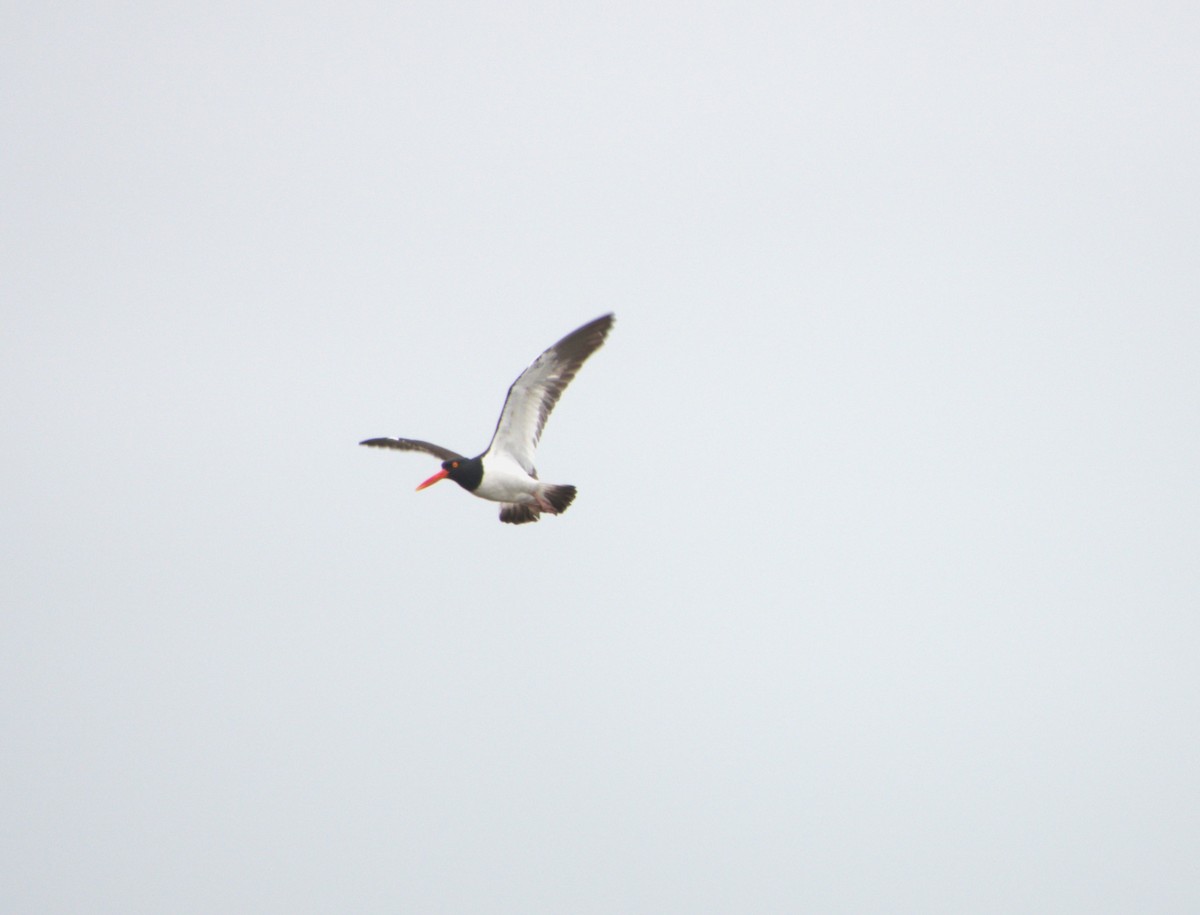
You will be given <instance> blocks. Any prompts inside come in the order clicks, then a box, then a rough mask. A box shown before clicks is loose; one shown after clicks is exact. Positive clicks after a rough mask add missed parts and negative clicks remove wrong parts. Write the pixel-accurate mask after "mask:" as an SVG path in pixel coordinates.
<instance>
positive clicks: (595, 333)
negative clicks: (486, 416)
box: [485, 314, 614, 474]
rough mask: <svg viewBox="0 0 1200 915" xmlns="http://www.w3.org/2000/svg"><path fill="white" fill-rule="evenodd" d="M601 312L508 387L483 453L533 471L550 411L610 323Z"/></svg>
mask: <svg viewBox="0 0 1200 915" xmlns="http://www.w3.org/2000/svg"><path fill="white" fill-rule="evenodd" d="M613 320H614V319H613V316H612V315H611V314H607V315H604V316H603V317H601V318H597V319H596V320H595V321H591V322H589V323H587V324H585V325H583V327H581V328H579V329H578V330H574V331H572V332H571V333H569V334H567V335H566V336H565V337H563V338H562V339H561V340H559V341H558V342H557V343H555V344H554V345H553V346H552V347H550V348H549V349H548V350H546V351H545V352H544V353H542V354H541V355H540V356H538V357H537V359H535V360H534V361H533V364H532V365H531V366H529V368H527V369H526V370H525V371H524V372H522V373H521V377H520V378H518V379H517V380H516V381H514V382H513V383H512V387H510V388H509V389H508V398H507V399H506V400H505V401H504V409H503V410H501V411H500V420H499V422H497V423H496V431H495V433H493V435H492V442H491V444H490V445H488V450H487V452H485V454H490V453H498V452H503V453H505V454H507V455H509V456H510V457H512V458H514V459H515V460H516V462H517V463H518V464H519V465H520V466H521V467H523V468H524V469H525V472H526V473H529V474H533V472H534V470H533V453H534V451H536V450H537V444H538V441H540V440H541V437H542V429H543V428H545V426H546V420H547V419H549V417H550V411H551V410H553V409H554V405H555V404H556V403H558V398H559V397H561V396H562V392H563V391H565V390H566V389H567V385H568V384H570V383H571V379H572V378H574V377H575V373H576V372H578V371H579V367H580V366H582V365H583V363H584V362H585V361H586V360H587V358H588V356H590V355H591V354H592V353H594V352H595V351H596V350H598V349H599V348H600V345H601V344H602V343H603V342H604V338H605V337H606V336H608V332H609V330H611V329H612V326H613Z"/></svg>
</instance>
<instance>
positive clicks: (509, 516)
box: [500, 502, 540, 524]
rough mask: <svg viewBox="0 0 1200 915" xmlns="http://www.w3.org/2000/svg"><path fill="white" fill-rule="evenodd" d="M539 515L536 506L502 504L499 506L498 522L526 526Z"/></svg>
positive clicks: (513, 503)
mask: <svg viewBox="0 0 1200 915" xmlns="http://www.w3.org/2000/svg"><path fill="white" fill-rule="evenodd" d="M539 514H540V512H539V511H538V508H537V506H536V505H518V504H517V503H515V502H504V503H502V504H501V506H500V520H501V521H503V522H504V523H505V524H528V523H529V522H530V521H536V520H537V519H538V515H539Z"/></svg>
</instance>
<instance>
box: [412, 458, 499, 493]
mask: <svg viewBox="0 0 1200 915" xmlns="http://www.w3.org/2000/svg"><path fill="white" fill-rule="evenodd" d="M445 479H451V480H453V481H454V482H455V483H457V484H458V485H459V486H461V487H462V488H463V489H465V490H467V492H474V491H475V490H476V489H478V488H479V484H480V483H481V482H482V481H483V461H482V460H480V459H479V458H477V457H473V458H454V459H452V460H449V461H442V469H441V470H439V471H438V472H437V473H435V474H434V475H433V476H431V477H430V478H429V479H428V480H426V481H425V482H424V483H422V484H421V485H420V486H418V487H417V489H424V488H425V487H426V486H432V485H433V484H434V483H436V482H437V481H438V480H445Z"/></svg>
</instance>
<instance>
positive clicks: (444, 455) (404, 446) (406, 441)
mask: <svg viewBox="0 0 1200 915" xmlns="http://www.w3.org/2000/svg"><path fill="white" fill-rule="evenodd" d="M359 444H360V445H367V446H368V447H370V448H394V449H396V450H397V451H424V452H425V453H426V454H432V455H433V456H434V457H436V458H441V459H442V460H443V461H461V460H462V457H463V456H462V455H461V454H459V453H458V452H457V451H451V450H450V449H449V448H443V447H442V446H441V445H432V444H430V443H429V442H420V441H417V440H416V439H415V438H369V439H367V440H366V441H365V442H359Z"/></svg>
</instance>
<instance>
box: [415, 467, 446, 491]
mask: <svg viewBox="0 0 1200 915" xmlns="http://www.w3.org/2000/svg"><path fill="white" fill-rule="evenodd" d="M448 476H450V471H449V470H439V471H438V472H437V473H435V474H434V475H433V476H431V477H430V478H429V479H428V480H426V481H425V482H424V483H422V484H421V485H420V486H418V487H417V492H420V491H421V490H422V489H424V488H425V487H426V486H432V485H433V484H434V483H436V482H437V481H438V480H444V479H446V477H448Z"/></svg>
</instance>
